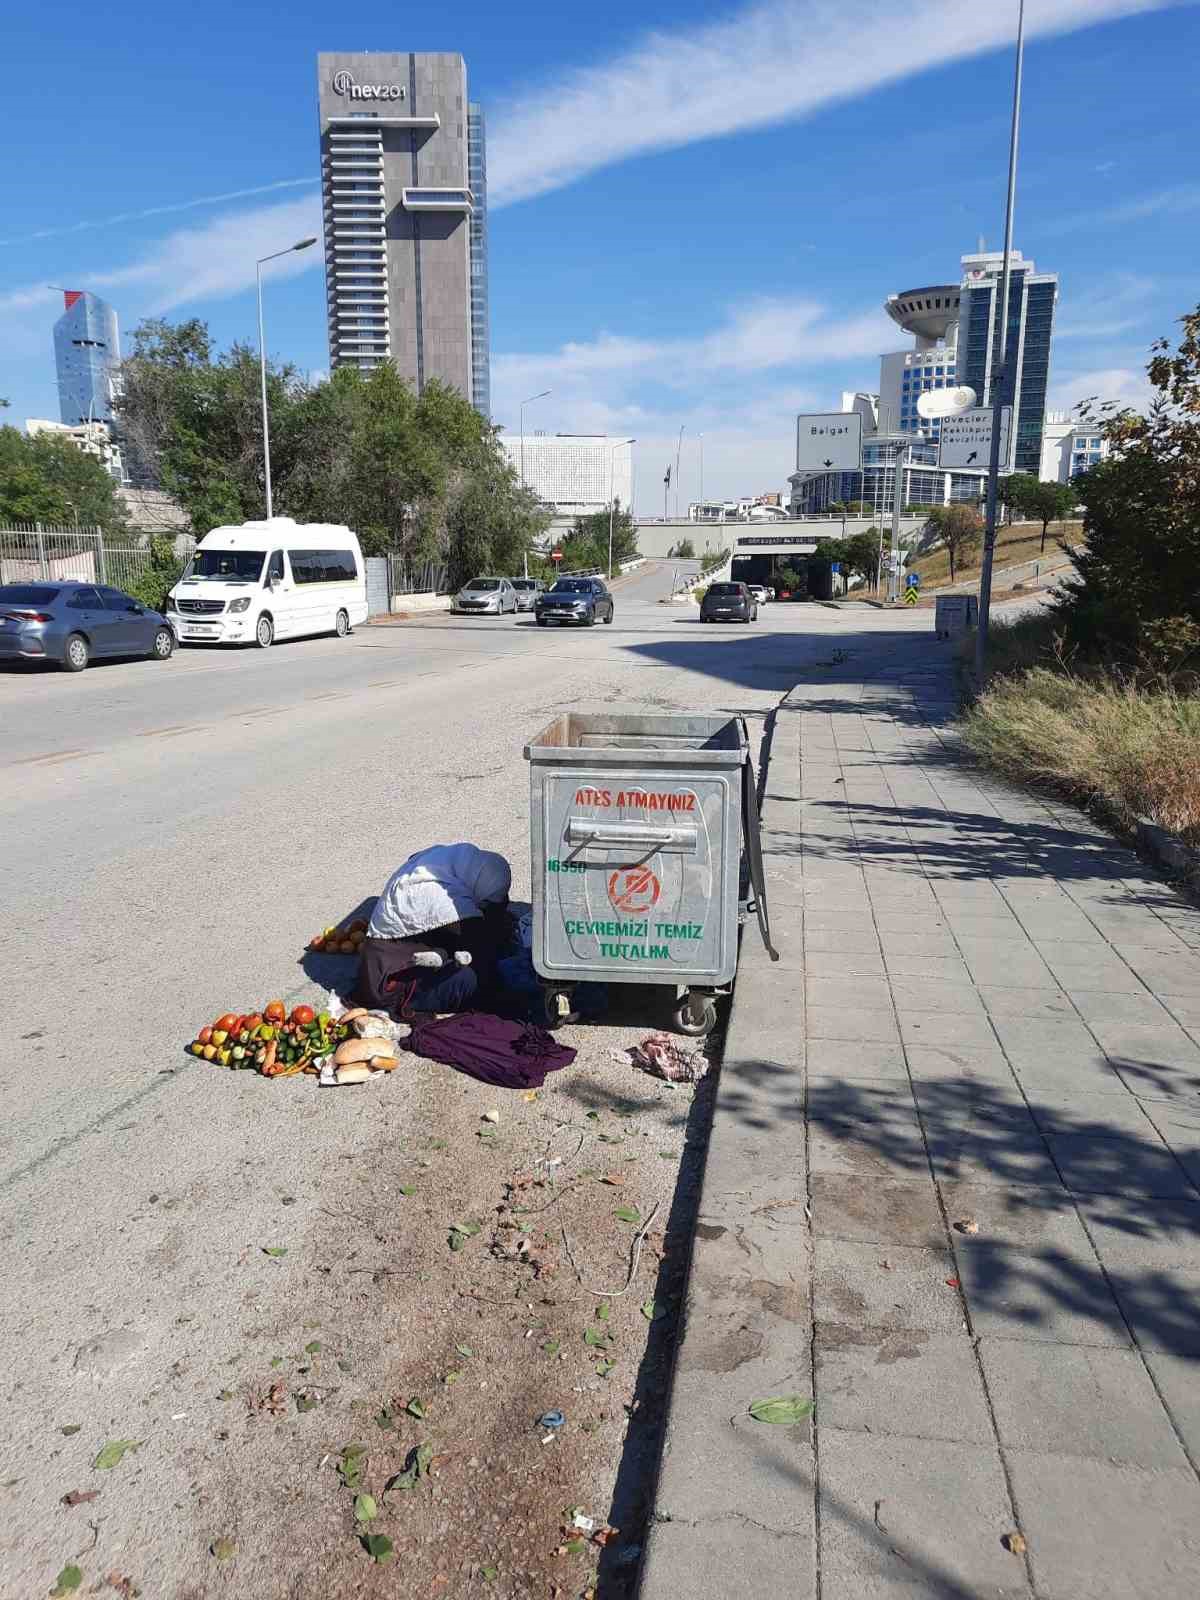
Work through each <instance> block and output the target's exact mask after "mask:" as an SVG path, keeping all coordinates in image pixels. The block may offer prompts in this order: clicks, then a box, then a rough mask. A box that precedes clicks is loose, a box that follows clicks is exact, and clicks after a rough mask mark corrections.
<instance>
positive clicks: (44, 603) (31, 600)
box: [0, 582, 175, 672]
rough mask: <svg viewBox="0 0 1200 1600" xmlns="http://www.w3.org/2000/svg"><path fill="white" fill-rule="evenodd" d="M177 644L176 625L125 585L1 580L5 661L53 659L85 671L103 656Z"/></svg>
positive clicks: (0, 642) (162, 657)
mask: <svg viewBox="0 0 1200 1600" xmlns="http://www.w3.org/2000/svg"><path fill="white" fill-rule="evenodd" d="M174 649H175V633H174V630H173V629H172V627H171V624H170V623H169V622H168V621H167V619H166V617H164V616H163V615H162V614H161V613H160V612H158V611H151V610H150V608H149V607H148V606H144V605H143V604H142V603H141V601H140V600H135V599H134V598H133V596H132V595H131V594H125V593H124V592H123V591H122V590H120V589H109V588H107V587H105V586H104V585H103V584H94V583H70V582H68V583H6V584H3V585H0V660H8V661H52V662H54V663H55V664H56V665H58V666H60V667H62V668H64V669H65V670H66V671H67V672H82V671H83V669H84V667H86V666H87V664H88V662H89V661H91V660H93V659H97V660H98V659H99V658H100V657H101V656H150V657H152V658H153V659H154V660H155V661H166V660H167V659H168V658H169V657H170V656H171V654H172V653H173V651H174Z"/></svg>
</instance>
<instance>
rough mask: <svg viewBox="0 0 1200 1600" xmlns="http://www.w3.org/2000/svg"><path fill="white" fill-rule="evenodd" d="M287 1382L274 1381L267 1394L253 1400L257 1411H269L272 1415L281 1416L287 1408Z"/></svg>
mask: <svg viewBox="0 0 1200 1600" xmlns="http://www.w3.org/2000/svg"><path fill="white" fill-rule="evenodd" d="M287 1392H288V1391H287V1384H286V1383H273V1384H272V1385H271V1387H270V1388H269V1389H268V1390H267V1391H266V1393H265V1394H263V1395H260V1396H259V1398H258V1399H257V1400H256V1401H254V1402H253V1405H254V1409H255V1410H256V1411H269V1412H270V1413H271V1414H272V1416H276V1417H277V1416H279V1415H281V1413H282V1412H284V1411H286V1410H287Z"/></svg>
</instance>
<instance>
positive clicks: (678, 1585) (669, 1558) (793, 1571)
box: [638, 1429, 817, 1600]
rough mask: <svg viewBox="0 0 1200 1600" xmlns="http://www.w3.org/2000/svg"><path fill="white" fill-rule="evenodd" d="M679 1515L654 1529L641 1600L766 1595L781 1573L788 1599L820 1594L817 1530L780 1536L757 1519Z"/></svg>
mask: <svg viewBox="0 0 1200 1600" xmlns="http://www.w3.org/2000/svg"><path fill="white" fill-rule="evenodd" d="M778 1431H780V1432H782V1431H784V1430H782V1429H780V1430H778ZM780 1454H781V1455H782V1451H781V1452H780ZM715 1459H716V1458H715V1457H714V1461H715ZM788 1471H789V1475H791V1476H792V1477H793V1479H795V1478H797V1477H800V1476H801V1474H799V1473H797V1471H796V1469H795V1466H794V1464H791V1463H789V1465H788ZM801 1501H803V1503H804V1504H807V1503H808V1496H807V1495H802V1494H800V1493H797V1503H798V1504H799V1503H801ZM678 1515H679V1520H678V1521H671V1522H665V1521H659V1522H653V1523H652V1524H651V1529H650V1533H649V1535H648V1538H647V1544H646V1560H645V1566H644V1572H643V1577H642V1580H641V1584H640V1586H639V1589H638V1594H639V1596H640V1600H679V1597H680V1596H681V1595H697V1594H708V1595H714V1596H716V1595H736V1594H747V1595H761V1596H766V1595H769V1594H771V1593H772V1592H774V1591H775V1590H776V1589H777V1587H778V1585H779V1582H780V1574H781V1573H786V1574H787V1589H788V1595H789V1600H791V1597H794V1600H812V1597H813V1596H814V1595H815V1594H816V1592H817V1560H816V1549H817V1541H816V1535H815V1531H813V1530H812V1529H809V1528H804V1529H800V1528H797V1527H793V1528H789V1529H788V1530H786V1531H783V1532H779V1531H776V1530H775V1529H773V1528H771V1527H769V1526H766V1525H764V1524H761V1523H759V1522H757V1521H754V1520H751V1521H744V1522H741V1523H739V1522H738V1521H737V1520H736V1519H735V1518H731V1517H720V1516H718V1517H713V1518H711V1519H710V1520H709V1521H708V1522H706V1523H695V1522H692V1521H690V1520H689V1518H688V1509H687V1506H686V1505H681V1507H680V1509H679V1513H678Z"/></svg>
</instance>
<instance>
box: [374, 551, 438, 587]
mask: <svg viewBox="0 0 1200 1600" xmlns="http://www.w3.org/2000/svg"><path fill="white" fill-rule="evenodd" d="M387 559H388V581H389V586H390V588H391V592H392V593H393V594H444V593H445V592H446V588H447V583H448V581H449V576H450V574H449V569H448V568H447V567H446V566H444V565H443V564H442V563H441V562H438V561H416V562H410V561H407V560H406V559H405V558H404V557H403V556H389V557H388V558H387Z"/></svg>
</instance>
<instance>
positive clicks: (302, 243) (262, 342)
mask: <svg viewBox="0 0 1200 1600" xmlns="http://www.w3.org/2000/svg"><path fill="white" fill-rule="evenodd" d="M316 242H317V241H316V238H315V236H314V237H313V238H311V239H300V240H298V241H297V242H296V243H295V244H290V245H288V247H287V249H286V250H275V251H273V252H272V253H271V254H270V255H269V256H260V257H259V258H258V260H257V261H256V262H255V264H254V276H255V279H256V281H257V283H258V374H259V379H260V381H261V384H262V422H263V477H264V479H265V481H266V487H267V521H268V522H270V520H271V518H272V516H273V515H274V505H273V502H272V499H271V424H270V420H269V418H268V415H267V342H266V335H265V334H264V332H263V299H262V269H263V267H264V266H265V264H266V263H267V262H268V261H276V260H278V258H279V257H280V256H290V255H291V254H292V253H293V251H296V250H307V249H308V247H309V245H313V244H316Z"/></svg>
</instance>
